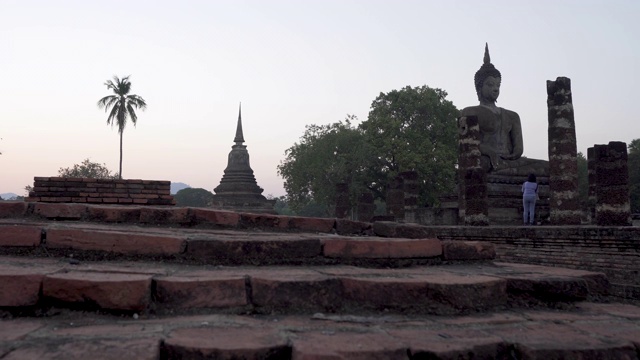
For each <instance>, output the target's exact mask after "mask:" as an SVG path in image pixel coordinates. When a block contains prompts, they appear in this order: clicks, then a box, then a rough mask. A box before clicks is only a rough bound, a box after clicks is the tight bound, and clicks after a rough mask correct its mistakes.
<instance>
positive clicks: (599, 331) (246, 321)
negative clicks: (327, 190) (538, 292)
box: [0, 302, 640, 360]
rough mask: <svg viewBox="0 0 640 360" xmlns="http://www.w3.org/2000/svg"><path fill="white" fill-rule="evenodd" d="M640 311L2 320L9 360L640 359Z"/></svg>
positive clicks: (1, 337) (0, 354) (1, 352)
mask: <svg viewBox="0 0 640 360" xmlns="http://www.w3.org/2000/svg"><path fill="white" fill-rule="evenodd" d="M639 323H640V308H639V307H636V306H632V305H623V304H595V303H588V302H585V303H578V304H577V305H576V306H575V307H573V308H572V309H567V310H565V311H563V312H558V311H549V310H540V309H538V310H534V309H525V310H520V311H513V310H511V311H500V312H494V313H490V314H487V315H470V316H458V317H449V316H412V317H406V316H401V315H389V314H387V315H377V316H358V315H329V314H323V313H316V314H314V315H306V316H278V315H269V316H255V315H253V316H237V315H211V314H207V315H192V316H178V317H176V316H169V317H157V316H144V315H143V316H139V317H135V318H134V317H128V318H125V317H120V318H116V317H104V316H98V315H91V314H70V313H66V312H60V313H59V314H58V315H57V316H53V317H39V318H34V319H21V318H19V319H6V318H4V319H0V358H2V359H3V360H10V359H11V360H13V359H44V360H47V359H69V360H80V359H87V358H91V359H114V360H122V359H140V360H145V359H148V360H156V359H205V358H206V359H278V360H287V359H295V360H304V359H307V360H308V359H407V360H409V359H631V360H633V359H636V360H637V359H638V358H640V325H638V324H639Z"/></svg>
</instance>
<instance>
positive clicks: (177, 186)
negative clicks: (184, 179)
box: [171, 182, 191, 195]
mask: <svg viewBox="0 0 640 360" xmlns="http://www.w3.org/2000/svg"><path fill="white" fill-rule="evenodd" d="M190 187H191V186H189V185H187V184H185V183H181V182H176V183H174V182H172V183H171V195H175V194H176V193H177V192H178V191H180V190H182V189H188V188H190Z"/></svg>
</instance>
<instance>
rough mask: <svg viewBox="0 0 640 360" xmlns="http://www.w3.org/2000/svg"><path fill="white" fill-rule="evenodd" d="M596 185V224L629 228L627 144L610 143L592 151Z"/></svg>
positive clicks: (630, 221) (630, 222) (597, 146)
mask: <svg viewBox="0 0 640 360" xmlns="http://www.w3.org/2000/svg"><path fill="white" fill-rule="evenodd" d="M593 154H594V159H595V169H596V171H595V173H596V174H595V183H596V224H597V225H600V226H631V225H632V220H631V205H630V200H629V168H628V165H627V158H628V154H627V144H626V143H623V142H620V141H612V142H610V143H609V144H608V145H595V146H594V147H593Z"/></svg>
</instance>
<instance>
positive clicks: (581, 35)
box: [0, 0, 640, 196]
mask: <svg viewBox="0 0 640 360" xmlns="http://www.w3.org/2000/svg"><path fill="white" fill-rule="evenodd" d="M638 16H640V1H637V0H626V1H625V0H611V1H604V0H602V1H590V0H572V1H569V0H553V1H550V0H549V1H547V0H534V1H512V0H508V1H493V0H488V1H477V0H469V1H450V0H447V1H445V0H440V1H428V0H416V1H411V0H395V1H391V0H377V1H374V0H297V1H275V0H254V1H238V0H229V1H214V0H207V1H204V0H202V1H194V0H184V1H164V0H153V1H151V0H150V1H137V0H126V1H122V0H110V1H86V0H78V1H53V0H46V1H45V0H43V1H36V0H0V138H2V140H0V152H2V155H0V174H1V175H0V193H4V192H14V193H17V194H19V195H24V190H23V188H24V186H25V185H32V184H33V177H34V176H55V175H56V174H57V172H58V169H59V168H60V167H70V166H72V165H73V164H77V163H80V162H82V160H83V159H85V158H90V159H91V160H92V161H94V162H98V163H106V164H107V166H108V167H109V168H110V169H111V170H113V171H117V170H118V159H119V137H118V132H117V129H116V128H111V127H109V126H107V125H106V119H107V114H105V112H104V111H103V110H99V109H98V108H97V106H96V102H97V101H98V100H99V99H100V98H101V97H103V96H105V95H109V94H110V92H109V91H108V90H107V88H106V87H105V86H104V82H105V81H106V80H108V79H111V78H112V76H113V75H118V76H120V77H122V76H126V75H131V81H132V85H133V86H132V91H131V92H132V93H134V94H138V95H140V96H142V97H143V98H144V99H145V100H146V101H147V103H148V109H147V111H145V112H138V125H137V127H135V128H134V127H133V126H132V125H131V124H129V125H128V126H127V128H126V130H125V133H124V160H123V176H124V177H125V178H130V179H149V180H170V181H173V182H184V183H187V184H189V185H191V186H192V187H200V188H205V189H207V190H209V191H213V188H214V187H216V186H218V185H219V183H220V179H221V178H222V175H223V171H224V169H225V167H226V165H227V155H228V153H229V151H230V150H231V146H232V145H233V138H234V135H235V127H236V121H237V116H238V104H239V103H240V102H242V120H243V127H244V137H245V141H246V142H245V145H247V149H248V151H249V154H250V157H251V166H252V168H253V170H254V173H255V176H256V179H257V181H258V185H259V186H260V187H262V188H264V193H263V194H264V195H269V194H271V195H274V196H280V195H284V194H285V192H284V190H283V180H282V179H281V178H280V177H279V176H278V174H277V168H276V167H277V165H278V164H279V163H280V162H281V161H282V160H283V159H284V157H285V156H284V152H285V150H286V149H287V148H289V147H291V146H292V145H293V144H294V143H295V142H298V141H299V139H300V136H302V134H303V133H304V129H305V125H308V124H318V125H321V124H329V123H333V122H336V121H339V120H342V119H344V118H345V116H346V115H347V114H353V115H356V116H357V117H358V118H359V119H360V121H364V120H366V119H367V115H368V113H369V110H370V105H371V102H372V101H373V100H374V99H375V98H376V96H378V95H379V94H380V92H385V93H386V92H389V91H392V90H395V89H400V88H402V87H404V86H407V85H410V86H414V87H415V86H421V85H428V86H430V87H435V88H441V89H443V90H445V91H447V93H448V94H449V95H448V97H447V99H449V100H451V101H452V102H453V104H454V105H455V106H456V107H458V108H459V109H462V108H464V107H466V106H471V105H476V104H477V102H478V101H477V97H476V94H475V89H474V86H473V75H474V73H475V72H476V70H477V69H478V68H479V67H480V65H482V56H483V51H484V44H485V42H488V43H489V49H490V53H491V60H492V63H493V64H494V65H495V66H496V68H498V70H500V71H501V73H502V91H501V96H500V98H499V99H498V105H499V106H501V107H504V108H507V109H510V110H513V111H516V112H518V113H519V114H520V118H521V120H522V123H523V124H522V125H523V132H524V141H525V151H524V155H525V156H527V157H532V158H544V159H547V158H548V143H547V124H548V120H547V105H546V99H547V94H546V81H547V80H555V79H556V78H557V77H559V76H566V77H569V78H571V82H572V91H573V105H574V111H575V119H576V133H577V139H578V151H582V152H583V153H586V149H587V148H588V147H590V146H593V145H594V144H606V143H608V142H609V141H624V142H627V143H628V142H630V141H631V140H632V139H635V138H640V120H638V119H637V114H636V112H637V111H636V108H637V106H636V105H637V104H638V102H639V101H640V90H638V89H639V88H640V71H639V70H638V67H639V66H640V22H639V21H638V20H637V19H638Z"/></svg>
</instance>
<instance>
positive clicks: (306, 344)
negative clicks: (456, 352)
mask: <svg viewBox="0 0 640 360" xmlns="http://www.w3.org/2000/svg"><path fill="white" fill-rule="evenodd" d="M291 358H292V359H295V360H320V359H353V360H369V359H407V360H408V356H407V350H406V348H405V346H403V344H402V343H400V342H398V341H397V340H396V339H394V338H393V337H391V336H389V335H387V334H385V333H384V332H369V333H366V334H362V333H357V332H340V333H326V332H320V331H318V332H306V333H304V336H300V337H299V338H296V339H294V341H293V354H292V357H291Z"/></svg>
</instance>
